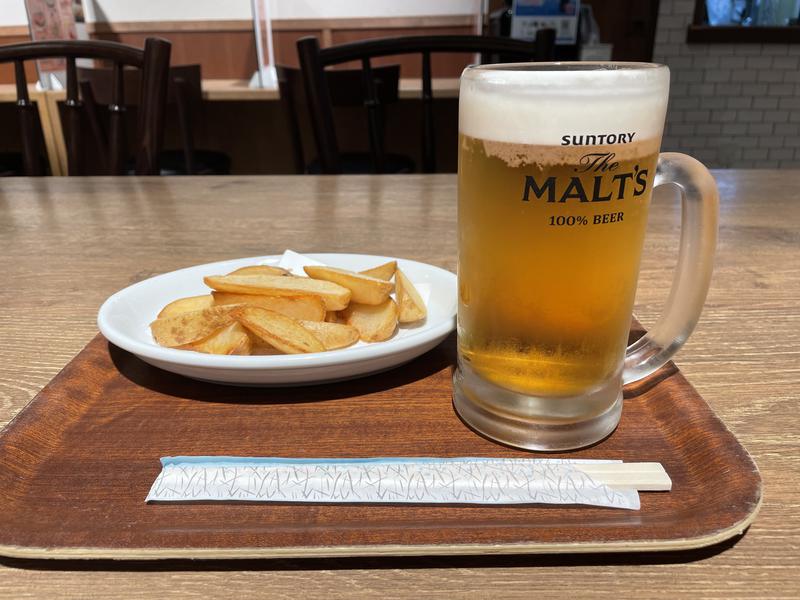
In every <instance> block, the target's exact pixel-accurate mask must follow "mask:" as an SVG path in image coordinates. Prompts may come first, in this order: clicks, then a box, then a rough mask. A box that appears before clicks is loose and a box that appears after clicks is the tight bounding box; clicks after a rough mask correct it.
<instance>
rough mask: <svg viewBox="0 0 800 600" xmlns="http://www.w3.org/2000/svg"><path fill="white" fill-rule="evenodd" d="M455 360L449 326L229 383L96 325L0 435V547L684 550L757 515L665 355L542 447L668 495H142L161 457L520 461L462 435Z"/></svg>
mask: <svg viewBox="0 0 800 600" xmlns="http://www.w3.org/2000/svg"><path fill="white" fill-rule="evenodd" d="M639 335H641V332H639ZM632 337H633V339H637V338H638V337H639V336H638V335H632ZM455 358H456V336H455V334H451V335H450V336H449V337H448V338H447V339H446V340H445V341H444V342H443V343H441V344H439V345H438V346H437V347H435V348H434V349H433V350H431V351H430V352H428V353H426V354H424V355H422V356H420V357H418V358H417V359H416V360H413V361H411V362H409V363H407V364H406V365H404V366H403V367H402V368H399V369H392V370H390V371H387V372H384V373H378V374H375V375H372V376H368V377H361V378H359V379H354V380H351V381H342V382H338V383H327V384H324V385H312V386H301V387H289V388H285V387H284V388H281V387H278V388H258V387H253V388H241V387H236V386H226V385H214V384H211V383H206V382H200V381H194V380H191V379H188V378H186V377H182V376H179V375H173V374H171V373H166V372H164V371H162V370H161V369H157V368H154V367H151V366H149V365H148V364H146V363H144V362H143V361H141V360H139V359H138V358H137V357H135V356H133V355H132V354H130V353H128V352H126V351H124V350H121V349H120V348H117V347H115V346H113V345H111V344H109V343H108V342H107V341H106V339H105V338H104V337H103V336H102V335H98V336H97V337H95V339H94V340H92V341H91V342H90V343H89V344H88V345H87V346H86V348H84V349H83V350H82V351H81V352H80V353H79V354H78V356H77V357H76V358H75V359H74V360H72V361H71V362H70V363H69V364H68V365H67V366H66V367H65V368H64V369H63V370H62V371H61V372H60V373H59V374H58V375H57V376H56V377H55V378H54V379H53V380H52V381H51V382H50V383H49V384H48V385H47V386H46V387H45V389H44V390H43V391H42V392H41V393H40V394H38V395H37V396H36V398H34V400H33V402H31V404H29V405H28V406H27V407H26V408H25V409H23V411H22V412H20V414H19V415H18V416H17V418H16V419H15V420H14V422H13V423H12V424H11V425H10V426H9V427H8V429H7V430H6V431H3V432H0V505H3V506H5V510H4V511H3V512H0V555H2V556H10V557H16V558H59V559H71V558H105V559H147V558H151V559H160V558H161V559H163V558H329V557H355V556H433V555H458V554H477V555H485V554H529V553H532V554H551V553H560V554H564V553H577V552H581V553H587V552H636V551H656V550H687V549H690V548H700V547H703V546H709V545H712V544H715V543H720V542H723V541H725V540H727V539H729V538H731V537H733V536H738V535H741V534H742V532H743V531H744V530H745V529H746V528H747V526H748V525H749V524H750V523H752V521H753V519H754V518H755V517H756V514H757V509H758V506H759V505H760V503H761V478H760V476H759V474H758V470H757V467H756V466H755V465H754V464H753V462H752V460H751V459H750V457H749V456H747V453H746V452H745V450H744V449H743V448H742V446H741V445H740V444H739V443H738V442H737V441H736V439H735V438H734V437H733V435H731V433H730V431H728V430H727V429H726V428H725V426H724V424H722V423H721V422H720V421H719V419H718V418H717V417H716V416H715V415H714V414H713V412H712V411H711V409H710V408H709V406H708V404H706V403H705V401H704V400H703V399H702V398H701V397H700V396H699V395H698V394H697V392H696V391H695V390H694V389H692V387H691V385H690V384H689V383H688V382H687V381H686V379H685V378H684V377H683V375H682V374H681V373H680V371H679V370H678V369H677V367H675V365H674V364H672V363H669V364H667V365H665V366H664V367H663V368H662V369H659V370H658V371H657V372H655V373H653V374H652V375H651V376H649V377H646V378H644V379H642V380H640V381H637V382H635V383H633V384H631V385H628V386H626V387H625V390H624V393H625V402H624V406H623V410H622V419H621V421H620V424H619V426H618V427H617V429H616V431H614V434H613V435H611V436H609V437H607V438H606V439H604V440H602V441H600V442H598V443H597V444H594V445H592V446H591V447H589V448H584V449H582V450H580V451H578V452H568V453H564V454H553V455H552V456H553V457H561V456H564V457H569V458H575V459H593V458H594V459H616V460H622V461H624V462H627V463H633V462H640V463H641V462H645V463H646V462H660V463H661V464H663V466H664V468H665V469H666V471H667V473H668V474H669V476H670V478H671V480H672V490H671V491H670V492H669V493H665V494H658V493H652V494H643V495H642V496H641V503H642V506H641V510H638V511H624V510H609V509H607V508H595V507H588V506H560V507H552V506H540V505H522V506H493V507H485V506H447V505H443V506H436V505H418V504H410V505H397V504H388V505H385V506H374V505H363V504H345V505H341V504H325V503H309V504H294V503H261V504H253V505H251V506H242V505H240V504H238V505H237V504H229V503H214V502H199V503H189V504H186V503H179V504H164V505H162V504H150V505H148V504H145V503H144V502H143V501H142V500H143V498H144V497H145V496H146V495H147V491H148V490H149V489H150V486H151V485H152V484H153V481H154V480H155V478H156V476H157V474H158V472H159V470H160V465H159V459H160V458H161V457H162V456H174V455H179V456H209V455H211V456H288V457H296V458H320V457H323V458H359V457H375V456H440V457H448V456H486V457H498V458H525V457H529V456H530V453H528V452H525V451H523V450H516V449H513V448H508V447H504V446H502V445H500V444H496V443H494V442H492V441H490V440H488V439H486V438H484V437H482V436H479V435H475V433H473V432H472V431H471V430H470V429H469V428H468V427H466V426H465V425H464V424H463V423H462V422H461V420H460V419H459V418H458V416H457V415H456V414H455V411H454V410H453V405H452V399H453V386H452V379H453V368H454V366H455ZM87 516H91V518H87Z"/></svg>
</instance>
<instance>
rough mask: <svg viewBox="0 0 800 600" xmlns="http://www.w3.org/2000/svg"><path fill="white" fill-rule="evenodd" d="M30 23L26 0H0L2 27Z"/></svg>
mask: <svg viewBox="0 0 800 600" xmlns="http://www.w3.org/2000/svg"><path fill="white" fill-rule="evenodd" d="M19 25H25V26H27V25H28V13H27V12H25V2H24V0H0V27H13V26H19Z"/></svg>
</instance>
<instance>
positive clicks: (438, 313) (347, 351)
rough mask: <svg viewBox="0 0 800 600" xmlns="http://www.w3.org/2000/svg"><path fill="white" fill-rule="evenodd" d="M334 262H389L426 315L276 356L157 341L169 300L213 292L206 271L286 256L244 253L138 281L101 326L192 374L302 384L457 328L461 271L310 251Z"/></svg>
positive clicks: (358, 266) (366, 365) (393, 361)
mask: <svg viewBox="0 0 800 600" xmlns="http://www.w3.org/2000/svg"><path fill="white" fill-rule="evenodd" d="M306 256H307V257H308V258H311V259H312V260H315V261H318V262H320V263H324V264H326V265H329V266H332V267H340V268H343V269H351V270H353V271H360V270H363V269H368V268H370V267H374V266H377V265H379V264H382V263H384V262H388V261H390V260H397V264H398V266H399V267H400V268H401V269H402V270H403V272H404V273H405V274H406V275H408V277H409V279H411V281H412V283H414V285H415V286H417V287H418V288H420V292H421V293H422V294H423V297H425V295H426V294H425V291H429V294H427V295H428V298H427V300H426V302H427V306H428V318H427V319H426V320H425V321H424V322H423V323H422V324H421V325H417V326H415V327H405V326H404V327H400V328H398V330H397V332H396V333H395V335H394V336H393V337H392V338H391V339H389V340H387V341H385V342H378V343H374V344H365V343H363V342H359V343H358V344H356V345H354V346H351V347H349V348H343V349H341V350H334V351H331V352H316V353H312V354H291V355H270V356H218V355H213V354H201V353H199V352H193V351H189V350H175V349H173V348H164V347H162V346H159V345H158V344H156V342H155V341H154V340H153V336H152V335H151V333H150V327H149V326H150V323H151V322H152V321H153V320H154V319H155V318H156V315H157V314H158V312H159V311H160V310H161V309H162V308H163V307H164V306H165V305H166V304H167V303H169V302H171V301H173V300H176V299H178V298H183V297H186V296H196V295H200V294H207V293H209V291H210V290H209V288H208V287H207V286H206V285H205V284H204V283H203V277H204V276H206V275H224V274H225V273H229V272H231V271H233V270H234V269H237V268H239V267H243V266H246V265H255V264H264V265H276V264H278V262H279V260H280V258H281V257H280V256H260V257H254V258H242V259H237V260H228V261H222V262H216V263H209V264H205V265H199V266H196V267H189V268H187V269H181V270H179V271H173V272H172V273H165V274H164V275H158V276H156V277H152V278H150V279H147V280H145V281H140V282H139V283H136V284H134V285H132V286H130V287H127V288H125V289H124V290H121V291H119V292H117V293H116V294H114V295H113V296H111V297H110V298H109V299H108V300H106V301H105V302H104V303H103V306H101V307H100V312H99V314H98V316H97V324H98V327H99V328H100V332H101V333H102V334H103V335H104V336H105V337H106V339H107V340H109V341H110V342H111V343H113V344H115V345H117V346H119V347H120V348H123V349H124V350H127V351H128V352H131V353H133V354H135V355H136V356H138V357H139V358H141V359H142V360H143V361H145V362H147V363H149V364H151V365H153V366H156V367H159V368H161V369H164V370H165V371H171V372H173V373H178V374H180V375H185V376H186V377H192V378H194V379H201V380H204V381H213V382H218V383H232V384H238V385H265V386H276V385H304V384H311V383H323V382H326V381H336V380H340V379H350V378H353V377H359V376H362V375H366V374H368V373H374V372H376V371H383V370H386V369H389V368H391V367H395V366H397V365H400V364H403V363H405V362H408V361H410V360H411V359H413V358H416V357H417V356H419V355H420V354H423V353H425V352H427V351H428V350H430V349H431V348H433V347H434V346H436V345H437V344H438V343H439V342H441V341H442V340H443V339H444V338H446V337H447V335H448V334H449V333H450V332H451V331H453V329H454V328H455V315H456V303H457V283H456V276H455V275H454V274H453V273H451V272H449V271H445V270H444V269H440V268H439V267H434V266H432V265H427V264H425V263H420V262H416V261H412V260H404V259H400V258H398V259H394V258H391V257H387V256H370V255H365V254H308V255H306Z"/></svg>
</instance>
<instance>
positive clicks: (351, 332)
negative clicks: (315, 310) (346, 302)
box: [300, 321, 359, 350]
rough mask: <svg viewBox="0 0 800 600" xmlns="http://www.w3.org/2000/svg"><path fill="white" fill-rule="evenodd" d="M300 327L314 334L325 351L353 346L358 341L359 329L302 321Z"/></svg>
mask: <svg viewBox="0 0 800 600" xmlns="http://www.w3.org/2000/svg"><path fill="white" fill-rule="evenodd" d="M300 325H302V326H303V327H305V328H306V329H308V330H309V331H310V332H311V333H313V334H314V335H315V336H317V338H318V339H319V341H321V342H322V345H323V346H325V350H336V349H338V348H346V347H347V346H352V345H353V344H355V343H356V342H357V341H358V337H359V333H358V329H356V328H355V327H353V326H351V325H344V324H342V323H325V322H322V321H300Z"/></svg>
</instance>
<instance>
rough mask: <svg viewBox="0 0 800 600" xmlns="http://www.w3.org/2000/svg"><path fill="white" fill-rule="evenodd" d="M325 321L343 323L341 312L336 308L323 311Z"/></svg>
mask: <svg viewBox="0 0 800 600" xmlns="http://www.w3.org/2000/svg"><path fill="white" fill-rule="evenodd" d="M325 322H326V323H344V319H343V318H342V314H341V313H340V312H339V311H338V310H329V311H328V312H326V313H325Z"/></svg>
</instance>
